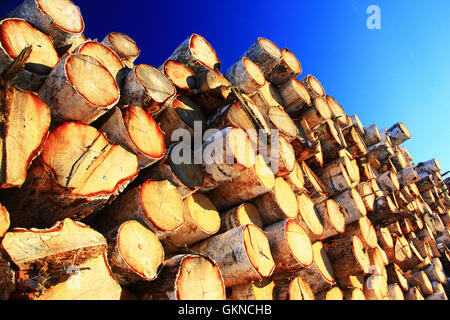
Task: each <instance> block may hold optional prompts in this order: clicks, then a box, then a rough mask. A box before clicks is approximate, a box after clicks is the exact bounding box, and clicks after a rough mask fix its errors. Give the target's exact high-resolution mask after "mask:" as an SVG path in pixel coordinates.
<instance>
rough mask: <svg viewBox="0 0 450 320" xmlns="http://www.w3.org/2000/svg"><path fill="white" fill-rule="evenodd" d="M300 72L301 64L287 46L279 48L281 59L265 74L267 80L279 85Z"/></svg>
mask: <svg viewBox="0 0 450 320" xmlns="http://www.w3.org/2000/svg"><path fill="white" fill-rule="evenodd" d="M301 73H302V65H301V64H300V62H299V61H298V59H297V57H296V56H295V55H294V54H293V53H292V52H291V51H290V50H289V49H287V48H284V49H283V50H281V60H280V61H279V62H278V64H277V65H276V66H275V67H274V68H273V69H272V70H271V71H269V73H268V74H267V80H269V81H270V82H271V83H273V84H274V85H275V86H277V87H280V86H282V85H283V84H284V83H286V82H287V81H289V80H290V79H292V78H296V77H298V76H299V75H300V74H301Z"/></svg>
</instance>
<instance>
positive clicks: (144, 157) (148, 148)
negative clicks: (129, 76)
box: [99, 106, 166, 169]
mask: <svg viewBox="0 0 450 320" xmlns="http://www.w3.org/2000/svg"><path fill="white" fill-rule="evenodd" d="M99 130H100V131H101V132H103V133H105V135H106V136H107V137H108V139H110V140H111V141H112V142H114V143H115V144H118V145H120V146H122V147H123V148H125V149H127V150H131V151H132V152H133V153H134V154H135V155H136V157H137V159H138V164H139V168H140V169H143V168H146V167H148V166H150V165H152V164H153V163H155V162H157V161H159V160H160V159H162V158H163V157H164V155H165V152H166V146H165V143H164V134H163V133H162V132H161V129H160V128H159V126H158V124H157V123H156V121H155V120H154V119H153V117H152V116H151V115H150V114H148V113H147V112H146V111H145V110H144V109H142V108H140V107H135V106H128V107H125V108H122V109H119V108H117V107H116V108H114V111H113V112H112V113H111V115H110V116H109V118H108V119H107V120H106V122H105V123H103V125H102V126H101V127H100V129H99Z"/></svg>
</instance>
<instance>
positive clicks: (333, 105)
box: [326, 95, 347, 127]
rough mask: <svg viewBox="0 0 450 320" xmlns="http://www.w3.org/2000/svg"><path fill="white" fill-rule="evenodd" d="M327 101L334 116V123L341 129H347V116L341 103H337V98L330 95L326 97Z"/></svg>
mask: <svg viewBox="0 0 450 320" xmlns="http://www.w3.org/2000/svg"><path fill="white" fill-rule="evenodd" d="M326 100H327V102H328V106H329V107H330V109H331V113H332V114H333V121H334V122H335V123H336V124H337V125H339V126H340V127H346V126H347V115H346V114H345V111H344V109H343V108H342V106H341V105H340V104H339V102H337V101H336V99H335V98H333V97H332V96H330V95H327V96H326Z"/></svg>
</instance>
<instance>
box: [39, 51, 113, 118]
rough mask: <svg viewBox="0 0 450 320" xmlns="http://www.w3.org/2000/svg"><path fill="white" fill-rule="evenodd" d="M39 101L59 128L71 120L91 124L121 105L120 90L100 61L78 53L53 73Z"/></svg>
mask: <svg viewBox="0 0 450 320" xmlns="http://www.w3.org/2000/svg"><path fill="white" fill-rule="evenodd" d="M39 97H40V98H41V99H42V100H44V101H45V102H46V103H47V104H48V105H49V107H50V110H51V113H52V121H54V122H56V124H57V123H61V122H64V121H69V120H75V121H81V122H84V123H87V124H89V123H91V122H93V121H94V120H96V119H97V118H98V117H100V116H101V115H102V114H104V113H105V112H107V111H108V110H109V109H111V108H112V107H113V106H114V105H116V104H117V103H118V101H119V88H118V86H117V83H116V80H115V79H114V77H113V76H112V75H111V73H110V72H109V71H108V69H106V67H105V66H104V65H103V64H102V63H101V62H100V61H98V60H97V59H95V58H93V57H90V56H87V55H84V54H80V53H76V54H71V55H68V56H66V57H65V58H64V59H62V60H61V61H60V62H59V63H58V64H57V65H56V67H55V68H54V69H53V70H52V72H50V74H49V75H48V77H47V78H46V79H45V82H44V84H43V85H42V87H41V89H40V90H39ZM74 105H76V106H77V108H73V106H74Z"/></svg>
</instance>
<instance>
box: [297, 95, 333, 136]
mask: <svg viewBox="0 0 450 320" xmlns="http://www.w3.org/2000/svg"><path fill="white" fill-rule="evenodd" d="M331 117H332V114H331V109H330V107H329V106H328V103H327V101H326V100H325V99H324V98H315V99H313V100H312V105H311V107H309V108H308V109H306V111H304V112H303V113H302V118H303V119H305V120H306V122H307V123H308V125H309V127H310V128H311V129H313V130H314V128H315V127H316V126H318V125H320V124H322V123H323V122H324V121H326V120H330V119H331Z"/></svg>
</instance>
